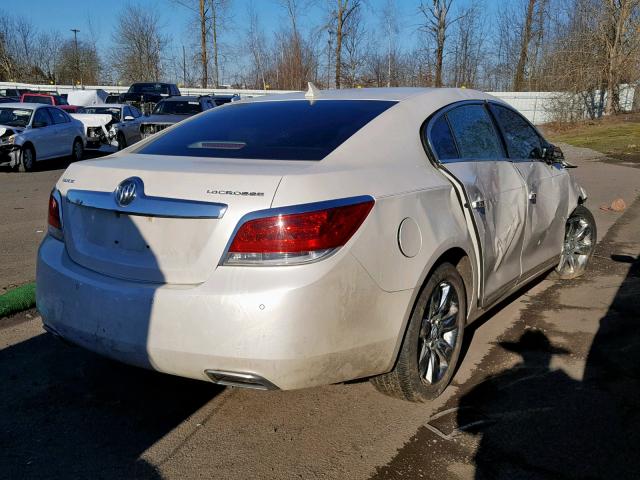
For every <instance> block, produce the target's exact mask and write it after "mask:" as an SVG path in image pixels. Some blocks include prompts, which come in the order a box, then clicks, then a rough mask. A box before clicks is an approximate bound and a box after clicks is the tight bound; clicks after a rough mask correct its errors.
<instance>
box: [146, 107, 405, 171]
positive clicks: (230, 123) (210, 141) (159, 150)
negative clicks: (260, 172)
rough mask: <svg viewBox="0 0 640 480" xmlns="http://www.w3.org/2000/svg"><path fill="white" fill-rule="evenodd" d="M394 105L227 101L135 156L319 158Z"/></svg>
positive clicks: (179, 125) (266, 158)
mask: <svg viewBox="0 0 640 480" xmlns="http://www.w3.org/2000/svg"><path fill="white" fill-rule="evenodd" d="M395 103H396V102H388V101H377V100H376V101H374V100H318V101H306V100H293V101H286V100H285V101H273V102H255V103H246V104H242V103H233V104H229V105H226V106H224V107H220V108H214V109H212V110H207V112H206V113H205V114H203V115H200V116H198V117H194V119H193V120H189V121H186V122H184V123H181V124H178V126H177V127H176V128H174V129H172V130H171V131H169V132H167V133H166V134H163V135H161V136H160V137H158V138H157V139H156V140H154V141H151V142H150V143H148V144H147V145H145V146H143V147H142V148H140V149H139V150H138V151H137V153H144V154H153V155H184V156H190V157H221V158H246V159H265V160H322V159H323V158H324V157H326V156H327V155H329V154H330V153H331V152H332V151H333V150H335V149H336V148H337V147H338V146H339V145H340V144H342V143H343V142H344V141H345V140H347V139H348V138H349V137H351V135H353V134H354V133H355V132H357V131H358V130H360V129H361V128H362V127H363V126H365V125H366V124H367V123H369V122H370V121H371V120H373V119H374V118H375V117H377V116H378V115H380V114H381V113H382V112H384V111H385V110H387V109H388V108H390V107H391V106H393V105H394V104H395Z"/></svg>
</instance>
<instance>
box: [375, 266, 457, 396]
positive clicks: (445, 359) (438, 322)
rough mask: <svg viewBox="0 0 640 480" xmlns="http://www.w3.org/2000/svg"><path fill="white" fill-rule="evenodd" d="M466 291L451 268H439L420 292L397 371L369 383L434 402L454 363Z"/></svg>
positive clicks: (396, 393)
mask: <svg viewBox="0 0 640 480" xmlns="http://www.w3.org/2000/svg"><path fill="white" fill-rule="evenodd" d="M466 311H467V305H466V294H465V287H464V282H463V280H462V277H461V276H460V273H458V270H457V269H456V268H455V267H454V266H453V265H451V264H450V263H443V264H441V265H440V266H438V267H437V268H436V269H435V270H434V272H433V273H432V274H431V277H430V278H429V280H428V281H427V283H426V285H425V287H424V288H423V289H422V292H420V295H419V296H418V299H417V301H416V305H415V308H414V310H413V314H412V315H411V318H410V320H409V325H408V327H407V331H406V333H405V338H404V340H403V342H402V347H401V348H400V353H399V354H398V360H397V362H396V366H395V368H394V369H393V370H392V371H391V372H389V373H386V374H384V375H380V376H378V377H374V378H372V379H371V383H373V385H374V386H375V387H376V388H377V389H378V390H380V391H381V392H383V393H386V394H388V395H391V396H395V397H399V398H403V399H405V400H409V401H412V402H425V401H428V400H432V399H434V398H436V397H438V396H439V395H440V394H441V393H442V392H443V391H444V389H445V388H446V387H447V385H449V382H451V378H452V377H453V373H454V371H455V369H456V366H457V364H458V358H459V357H460V350H461V348H462V338H463V333H464V327H465V324H466V319H465V315H466Z"/></svg>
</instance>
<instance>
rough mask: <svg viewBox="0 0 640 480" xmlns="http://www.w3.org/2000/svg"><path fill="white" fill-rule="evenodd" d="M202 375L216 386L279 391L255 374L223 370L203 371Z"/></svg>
mask: <svg viewBox="0 0 640 480" xmlns="http://www.w3.org/2000/svg"><path fill="white" fill-rule="evenodd" d="M204 373H205V374H206V375H207V377H209V379H210V380H211V381H212V382H213V383H216V384H218V385H225V386H227V387H240V388H251V389H253V390H279V389H278V387H276V386H275V385H274V384H273V383H271V382H270V381H269V380H267V379H266V378H263V377H261V376H260V375H256V374H255V373H240V372H227V371H224V370H205V371H204Z"/></svg>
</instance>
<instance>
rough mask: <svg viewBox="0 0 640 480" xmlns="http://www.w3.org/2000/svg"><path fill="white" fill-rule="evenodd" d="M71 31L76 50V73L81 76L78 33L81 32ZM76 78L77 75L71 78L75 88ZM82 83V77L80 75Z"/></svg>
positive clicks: (73, 29)
mask: <svg viewBox="0 0 640 480" xmlns="http://www.w3.org/2000/svg"><path fill="white" fill-rule="evenodd" d="M71 31H72V32H73V43H74V48H75V57H76V72H77V73H78V74H80V57H79V56H78V32H79V31H80V30H78V29H77V28H72V29H71ZM74 76H75V75H72V76H71V81H72V82H73V86H74V88H75V85H76V81H75V78H74ZM80 81H81V82H82V75H80Z"/></svg>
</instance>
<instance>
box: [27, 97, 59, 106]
mask: <svg viewBox="0 0 640 480" xmlns="http://www.w3.org/2000/svg"><path fill="white" fill-rule="evenodd" d="M24 103H44V104H45V105H53V98H51V97H41V96H40V95H25V96H24Z"/></svg>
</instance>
